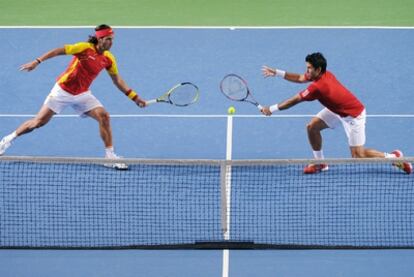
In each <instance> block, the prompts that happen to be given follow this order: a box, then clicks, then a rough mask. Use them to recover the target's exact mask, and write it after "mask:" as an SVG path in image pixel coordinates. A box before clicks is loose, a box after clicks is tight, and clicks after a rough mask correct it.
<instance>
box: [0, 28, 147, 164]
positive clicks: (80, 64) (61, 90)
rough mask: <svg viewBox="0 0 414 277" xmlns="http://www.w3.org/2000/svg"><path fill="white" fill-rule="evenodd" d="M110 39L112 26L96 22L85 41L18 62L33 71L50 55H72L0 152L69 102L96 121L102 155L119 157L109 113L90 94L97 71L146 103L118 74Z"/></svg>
mask: <svg viewBox="0 0 414 277" xmlns="http://www.w3.org/2000/svg"><path fill="white" fill-rule="evenodd" d="M113 40H114V31H113V30H112V28H111V27H110V26H108V25H104V24H103V25H99V26H97V27H96V28H95V35H94V36H90V38H89V40H88V41H87V42H79V43H76V44H72V45H69V44H68V45H65V46H64V47H61V48H55V49H52V50H50V51H49V52H47V53H45V54H44V55H42V56H40V57H38V58H36V59H35V60H34V61H31V62H29V63H27V64H24V65H22V66H21V68H20V70H25V71H32V70H34V69H35V68H36V67H37V66H39V65H40V64H41V63H42V62H44V61H46V60H48V59H50V58H53V57H56V56H59V55H73V59H72V61H71V62H70V64H69V66H68V68H67V69H66V71H65V72H63V73H62V74H61V75H60V76H59V77H58V79H57V82H56V84H55V86H54V87H53V89H52V91H51V92H50V94H49V95H48V96H47V98H46V100H45V102H44V104H43V106H42V107H41V109H40V111H39V112H38V114H37V115H36V116H35V117H34V118H32V119H30V120H28V121H26V122H24V123H23V124H22V125H20V126H19V127H18V128H17V129H16V130H15V131H14V132H13V133H11V134H9V135H8V136H5V137H4V138H3V139H2V140H1V141H0V155H3V154H4V152H5V151H6V149H7V148H9V147H10V145H11V144H12V142H13V140H14V139H15V138H16V137H18V136H21V135H23V134H26V133H29V132H31V131H33V130H34V129H36V128H39V127H41V126H43V125H45V124H46V123H48V122H49V120H50V119H51V118H52V117H53V116H54V115H55V114H59V113H60V112H62V110H63V109H64V108H66V107H68V106H70V107H72V108H73V109H74V110H75V111H76V112H77V113H78V114H79V115H81V116H89V117H92V118H94V119H95V120H96V121H98V123H99V131H100V135H101V138H102V140H103V142H104V145H105V157H107V158H111V159H116V158H118V156H117V155H116V154H115V152H114V147H113V142H112V130H111V124H110V116H109V114H108V112H107V111H106V110H105V108H104V107H103V105H102V104H101V102H99V100H98V99H97V98H96V97H95V96H94V95H92V92H91V91H90V90H89V87H90V85H91V83H92V82H93V80H95V78H96V77H97V76H98V74H99V73H100V72H101V71H102V70H103V69H105V70H106V71H107V72H108V74H109V76H110V77H111V79H112V81H113V83H114V84H115V86H116V87H117V88H118V89H119V90H120V91H122V92H123V93H124V94H125V95H127V96H128V97H129V98H130V99H131V100H132V101H134V102H135V103H136V104H137V105H138V106H139V107H145V100H143V99H141V98H140V97H139V96H138V94H137V93H136V92H135V91H134V90H132V89H131V88H130V87H129V86H128V85H127V84H126V83H125V81H124V80H123V79H122V78H121V76H120V75H119V72H118V67H117V64H116V60H115V57H114V56H113V55H112V54H111V52H109V50H110V49H111V46H112V43H113ZM112 166H113V167H114V168H116V169H127V165H125V164H123V163H117V164H113V165H112Z"/></svg>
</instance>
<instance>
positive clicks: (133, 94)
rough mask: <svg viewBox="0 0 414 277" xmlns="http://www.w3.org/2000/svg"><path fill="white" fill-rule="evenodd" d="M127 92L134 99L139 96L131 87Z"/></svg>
mask: <svg viewBox="0 0 414 277" xmlns="http://www.w3.org/2000/svg"><path fill="white" fill-rule="evenodd" d="M125 94H126V96H128V98H129V99H131V100H134V98H135V97H136V96H137V93H136V92H135V91H133V90H132V89H129V90H128V91H127V92H126V93H125Z"/></svg>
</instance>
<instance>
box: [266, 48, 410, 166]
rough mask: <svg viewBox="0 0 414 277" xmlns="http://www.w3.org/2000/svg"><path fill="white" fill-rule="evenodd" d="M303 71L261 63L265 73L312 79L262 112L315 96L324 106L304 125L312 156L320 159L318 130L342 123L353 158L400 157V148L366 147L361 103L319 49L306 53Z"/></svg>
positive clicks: (295, 80)
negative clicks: (306, 86)
mask: <svg viewBox="0 0 414 277" xmlns="http://www.w3.org/2000/svg"><path fill="white" fill-rule="evenodd" d="M305 60H306V73H305V74H295V73H288V72H285V71H283V70H279V69H274V68H271V67H268V66H263V68H262V72H263V75H264V76H265V77H274V76H279V77H282V78H284V79H286V80H288V81H291V82H295V83H306V82H312V83H311V84H310V85H309V86H308V88H307V89H305V90H304V91H302V92H300V93H298V94H297V95H295V96H293V97H291V98H289V99H287V100H286V101H283V102H282V103H279V104H275V105H272V106H270V107H264V108H263V109H262V113H263V114H264V115H267V116H270V115H272V113H274V112H276V111H279V110H286V109H288V108H290V107H292V106H294V105H296V104H298V103H300V102H302V101H313V100H318V101H319V102H320V103H321V104H322V105H323V106H324V107H325V108H324V109H323V110H321V111H320V112H319V113H318V114H317V115H316V116H315V117H313V118H312V120H311V121H310V122H309V124H308V125H307V132H308V138H309V142H310V144H311V146H312V149H313V155H314V157H315V159H323V158H324V155H323V151H322V136H321V131H322V130H324V129H327V128H331V129H333V128H335V127H337V126H338V125H340V124H342V126H343V127H344V129H345V133H346V135H347V137H348V144H349V147H350V149H351V154H352V157H353V158H396V157H402V156H403V153H402V152H401V151H400V150H394V151H392V152H391V153H384V152H380V151H377V150H375V149H369V148H365V147H364V144H365V121H366V113H365V107H364V105H363V104H362V103H361V102H360V101H359V100H358V99H357V98H356V97H355V95H353V94H352V93H351V92H350V91H349V90H348V89H347V88H345V87H344V86H343V85H342V84H341V83H340V82H339V81H338V80H337V79H336V77H335V75H333V74H332V73H331V72H329V71H327V70H326V66H327V62H326V59H325V58H324V56H323V55H322V54H321V53H313V54H310V55H308V56H307V57H306V59H305ZM394 165H395V166H397V167H398V168H400V169H402V170H403V171H404V172H406V173H407V174H410V173H411V172H412V165H411V164H410V163H408V162H404V163H395V164H394ZM325 170H328V165H326V164H310V165H308V166H306V167H305V169H304V173H307V174H313V173H318V172H321V171H325Z"/></svg>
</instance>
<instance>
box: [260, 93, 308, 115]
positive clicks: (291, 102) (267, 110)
mask: <svg viewBox="0 0 414 277" xmlns="http://www.w3.org/2000/svg"><path fill="white" fill-rule="evenodd" d="M302 101H303V99H302V97H300V94H296V95H294V96H292V97H291V98H289V99H287V100H285V101H283V102H282V103H280V104H275V105H272V106H269V107H263V109H262V110H261V112H262V114H264V115H267V116H270V115H272V114H273V113H274V112H276V111H280V110H287V109H289V108H290V107H293V106H295V105H296V104H299V103H300V102H302Z"/></svg>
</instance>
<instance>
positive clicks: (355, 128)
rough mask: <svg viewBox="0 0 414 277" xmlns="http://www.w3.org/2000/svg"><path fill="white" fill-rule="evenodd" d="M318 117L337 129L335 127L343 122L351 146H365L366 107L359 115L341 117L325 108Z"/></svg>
mask: <svg viewBox="0 0 414 277" xmlns="http://www.w3.org/2000/svg"><path fill="white" fill-rule="evenodd" d="M316 117H318V118H320V119H322V120H323V121H324V122H325V123H326V125H328V127H329V128H331V129H335V127H337V126H338V125H339V124H340V123H342V126H344V129H345V133H346V136H347V137H348V144H349V146H363V145H364V144H365V122H366V112H365V109H364V110H363V111H362V112H361V114H360V115H358V116H357V117H352V116H347V117H340V116H339V115H337V114H336V113H334V112H332V111H330V110H329V109H327V108H324V109H323V110H322V111H320V112H319V113H318V114H317V115H316Z"/></svg>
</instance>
